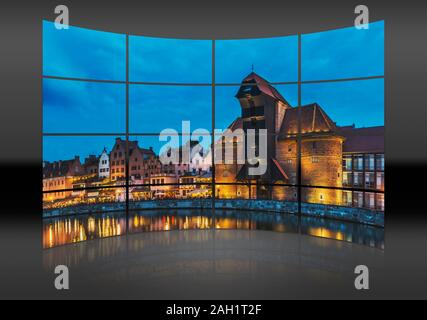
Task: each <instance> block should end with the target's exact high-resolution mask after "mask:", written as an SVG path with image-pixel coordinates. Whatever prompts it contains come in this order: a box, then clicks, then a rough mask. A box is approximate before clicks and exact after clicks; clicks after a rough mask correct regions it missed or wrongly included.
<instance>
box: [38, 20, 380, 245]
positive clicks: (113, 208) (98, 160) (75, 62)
mask: <svg viewBox="0 0 427 320" xmlns="http://www.w3.org/2000/svg"><path fill="white" fill-rule="evenodd" d="M368 26H369V28H366V29H365V28H362V29H357V28H355V27H348V28H342V29H335V30H327V31H321V32H317V33H311V34H301V35H288V36H283V37H274V38H259V39H238V40H236V39H233V40H228V39H223V40H208V39H207V40H191V39H167V38H153V37H146V36H138V35H125V34H116V33H110V32H104V31H98V30H90V29H85V28H79V27H73V26H70V28H69V29H56V28H55V24H54V23H53V22H49V21H44V22H43V80H42V81H43V163H42V170H43V181H42V188H43V213H42V216H43V247H44V248H50V247H54V246H57V245H63V244H67V243H73V242H79V241H85V240H89V239H94V238H102V237H108V236H117V235H121V234H126V233H133V232H150V231H167V230H173V229H179V230H181V229H205V228H216V229H262V230H272V231H276V232H300V231H301V232H303V233H305V234H307V235H311V236H318V237H326V238H332V239H336V240H340V241H349V242H355V243H360V244H364V245H368V246H372V247H376V248H380V249H384V211H385V198H384V190H385V187H384V184H385V182H384V181H385V165H384V108H385V106H384V23H383V22H382V21H379V22H374V23H370V24H369V25H368ZM213 66H214V68H213ZM187 125H188V128H187V127H186V126H187ZM164 130H169V131H168V132H169V134H168V138H167V139H161V137H160V135H161V133H164V132H165V131H164ZM170 132H172V133H170ZM221 132H226V133H224V134H223V133H221ZM251 132H255V138H254V140H253V142H254V144H251V143H250V141H251V139H250V134H251ZM262 132H263V133H265V135H263V134H262ZM233 133H234V135H233ZM237 133H242V134H240V135H239V134H237ZM166 144H167V145H168V147H167V148H165V145H166ZM242 150H243V151H244V152H243V153H245V151H246V154H245V155H246V157H245V158H244V159H243V162H242V161H239V152H241V151H242ZM263 150H265V153H263ZM171 153H174V154H177V155H178V161H168V162H165V161H163V160H164V157H165V156H170V154H171ZM227 154H228V155H232V156H231V159H227V156H226V155H227ZM251 154H252V155H253V156H254V157H252V158H251V156H250V155H251ZM253 158H255V160H256V161H255V162H254V159H253ZM263 165H264V166H265V168H266V170H263V171H262V172H261V173H260V174H254V173H253V170H251V169H253V168H257V167H261V166H263Z"/></svg>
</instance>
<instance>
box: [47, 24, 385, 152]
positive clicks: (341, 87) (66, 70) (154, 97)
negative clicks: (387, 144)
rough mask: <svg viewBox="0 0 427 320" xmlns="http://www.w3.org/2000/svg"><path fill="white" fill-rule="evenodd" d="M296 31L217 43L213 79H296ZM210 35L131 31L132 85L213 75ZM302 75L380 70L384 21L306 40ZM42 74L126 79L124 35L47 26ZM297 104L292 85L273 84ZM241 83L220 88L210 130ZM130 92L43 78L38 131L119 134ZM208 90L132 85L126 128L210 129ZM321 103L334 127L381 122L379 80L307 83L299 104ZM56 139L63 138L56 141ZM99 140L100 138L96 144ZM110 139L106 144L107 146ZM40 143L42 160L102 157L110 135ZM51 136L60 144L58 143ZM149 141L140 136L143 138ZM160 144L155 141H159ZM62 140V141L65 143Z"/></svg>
mask: <svg viewBox="0 0 427 320" xmlns="http://www.w3.org/2000/svg"><path fill="white" fill-rule="evenodd" d="M297 50H298V42H297V37H296V36H286V37H276V38H262V39H242V40H217V41H216V50H215V66H216V68H215V79H216V82H217V83H229V84H230V83H240V82H241V80H242V79H243V78H244V77H245V76H246V75H248V74H249V73H250V72H251V69H252V65H253V68H254V71H255V72H256V73H258V74H259V75H260V76H262V77H264V78H265V79H267V80H268V81H271V82H289V81H296V80H297V74H298V73H297V66H298V60H297V59H298V52H297ZM211 62H212V42H211V41H209V40H188V39H187V40H182V39H164V38H152V37H142V36H130V37H129V77H130V81H133V82H155V83H157V82H166V83H191V84H203V83H209V82H211V80H212V65H211ZM301 64H302V80H303V81H304V80H320V79H325V80H328V79H334V78H353V77H366V76H378V75H383V74H384V23H383V22H376V23H372V24H370V28H369V30H357V29H355V28H353V27H350V28H344V29H337V30H332V31H325V32H319V33H313V34H306V35H303V36H302V61H301ZM43 75H46V76H57V77H70V78H83V79H94V80H114V81H125V80H126V37H125V35H122V34H116V33H109V32H102V31H96V30H89V29H84V28H78V27H70V28H69V29H68V30H57V29H55V27H54V24H53V23H52V22H48V21H44V22H43ZM275 87H276V88H277V89H278V90H279V92H281V93H282V95H283V96H284V97H285V98H286V99H287V100H288V101H289V102H290V103H291V105H293V106H296V105H297V96H298V89H297V85H275ZM237 90H238V86H216V88H215V120H216V127H217V128H219V129H224V128H225V127H227V126H228V125H229V124H230V123H231V122H232V121H233V120H234V119H235V118H236V117H238V116H239V115H240V106H239V103H238V101H237V99H236V98H235V97H234V96H235V94H236V92H237ZM125 93H126V91H125V85H124V84H123V83H99V82H87V81H72V80H58V79H44V80H43V132H44V133H110V132H111V133H124V132H125V124H126V121H125V115H126V94H125ZM211 95H212V89H211V87H210V86H170V85H168V86H161V85H151V84H150V85H144V84H131V85H130V88H129V115H130V119H129V128H130V133H157V132H160V131H161V130H162V129H165V128H174V129H176V130H177V131H180V130H181V121H182V120H190V121H191V128H192V129H196V128H199V127H203V128H206V129H208V130H211V129H212V128H211V122H212V117H211V113H212V110H211V108H212V101H211V98H212V96H211ZM312 102H317V103H319V104H320V105H321V106H322V107H323V109H324V110H325V111H326V112H327V113H328V115H329V116H330V117H331V118H332V119H333V121H336V122H337V124H338V125H347V124H353V123H354V124H355V125H356V126H358V127H362V126H373V125H384V81H383V79H375V80H363V81H349V82H331V83H320V84H304V85H303V86H302V103H303V104H307V103H312ZM61 139H65V140H64V141H61ZM97 139H98V140H99V141H97ZM108 139H110V140H111V141H112V143H109V141H108ZM48 140H49V141H47V140H46V139H44V142H45V143H44V147H43V156H44V158H45V159H47V160H58V159H66V158H71V157H73V156H74V154H79V155H81V157H82V158H83V157H84V156H86V155H88V154H90V153H95V152H96V150H99V151H97V154H99V153H100V152H101V151H102V149H103V147H104V145H105V146H107V147H108V146H109V145H111V146H112V144H113V143H114V137H102V138H97V137H87V138H86V139H84V138H56V137H55V138H54V137H52V139H51V138H50V137H49V139H48ZM55 141H56V142H55ZM145 142H147V143H148V144H152V145H153V146H154V144H155V143H154V142H155V141H154V140H153V139H152V137H151V138H150V139H145V140H144V144H145ZM157 145H158V144H157ZM65 146H67V147H65Z"/></svg>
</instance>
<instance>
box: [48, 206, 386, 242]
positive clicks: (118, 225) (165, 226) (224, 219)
mask: <svg viewBox="0 0 427 320" xmlns="http://www.w3.org/2000/svg"><path fill="white" fill-rule="evenodd" d="M213 225H214V219H213V218H212V211H210V210H183V209H173V210H170V209H160V210H141V211H130V212H129V217H128V223H126V212H106V213H96V214H85V215H75V216H66V217H56V218H47V219H43V248H52V247H55V246H59V245H64V244H70V243H77V242H81V241H86V240H92V239H97V238H105V237H111V236H119V235H123V234H126V233H138V232H156V231H168V230H189V229H209V228H213ZM215 228H216V229H246V230H268V231H273V232H292V233H297V232H301V233H302V234H306V235H311V236H316V237H323V238H329V239H335V240H339V241H347V242H352V243H358V244H362V245H367V246H370V247H375V248H378V249H381V250H383V249H384V229H383V228H378V227H372V226H367V225H362V224H358V223H351V222H345V221H337V220H330V219H322V218H314V217H306V216H302V217H301V220H300V221H299V219H298V217H297V216H296V215H293V214H283V213H265V212H254V211H236V210H216V211H215Z"/></svg>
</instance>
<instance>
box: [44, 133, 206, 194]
mask: <svg viewBox="0 0 427 320" xmlns="http://www.w3.org/2000/svg"><path fill="white" fill-rule="evenodd" d="M189 143H190V148H191V149H190V150H192V148H194V147H195V146H196V145H197V144H198V143H197V142H195V141H191V142H189ZM128 146H129V179H130V184H131V185H149V184H152V185H153V186H152V187H147V186H135V187H132V188H131V191H132V192H133V195H134V196H135V198H141V197H143V196H145V197H152V196H153V195H154V196H156V197H168V196H179V195H181V196H188V195H189V193H190V192H193V193H196V192H194V191H195V189H200V188H196V186H191V185H190V186H189V185H188V184H189V183H192V182H200V181H201V182H206V183H207V184H208V180H209V181H210V179H211V174H210V172H211V155H210V153H209V154H204V150H203V149H202V148H200V150H199V151H198V152H191V159H190V163H189V164H181V163H180V164H173V163H169V164H162V163H161V162H160V159H159V156H158V155H156V154H155V152H154V151H153V149H152V148H151V147H150V148H149V149H145V148H141V147H139V145H138V141H129V145H128ZM125 181H126V140H122V139H121V138H116V141H115V144H114V146H113V148H112V149H111V151H110V152H108V151H107V148H104V150H103V151H102V153H101V154H100V155H99V156H97V155H89V156H88V157H87V158H85V161H84V163H83V164H82V163H81V161H80V157H79V156H75V158H74V159H70V160H59V161H54V162H48V161H44V162H43V191H44V192H45V193H43V200H44V201H48V202H54V201H57V200H63V199H69V198H79V199H81V198H83V197H84V196H87V195H91V194H92V195H94V196H99V192H96V191H95V192H92V193H91V192H86V191H85V190H84V189H85V188H88V187H102V186H124V184H125ZM165 183H166V184H173V183H176V184H177V186H178V184H179V183H187V185H186V186H185V187H184V186H183V187H182V188H181V189H179V188H177V187H173V186H170V185H169V186H160V184H165ZM73 189H74V191H73ZM120 189H122V190H124V188H120ZM46 191H49V192H46ZM198 191H199V194H200V193H201V194H203V195H205V196H207V195H208V193H207V190H206V189H203V190H198ZM118 197H119V198H120V199H118V200H123V199H124V192H123V193H120V194H119V195H118ZM116 200H117V199H116Z"/></svg>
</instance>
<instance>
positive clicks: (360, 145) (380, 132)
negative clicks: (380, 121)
mask: <svg viewBox="0 0 427 320" xmlns="http://www.w3.org/2000/svg"><path fill="white" fill-rule="evenodd" d="M338 133H339V134H341V135H342V136H344V137H345V138H346V139H345V141H344V144H343V152H349V153H356V152H361V153H362V152H380V153H384V126H378V127H367V128H355V127H354V126H350V127H339V128H338Z"/></svg>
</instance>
